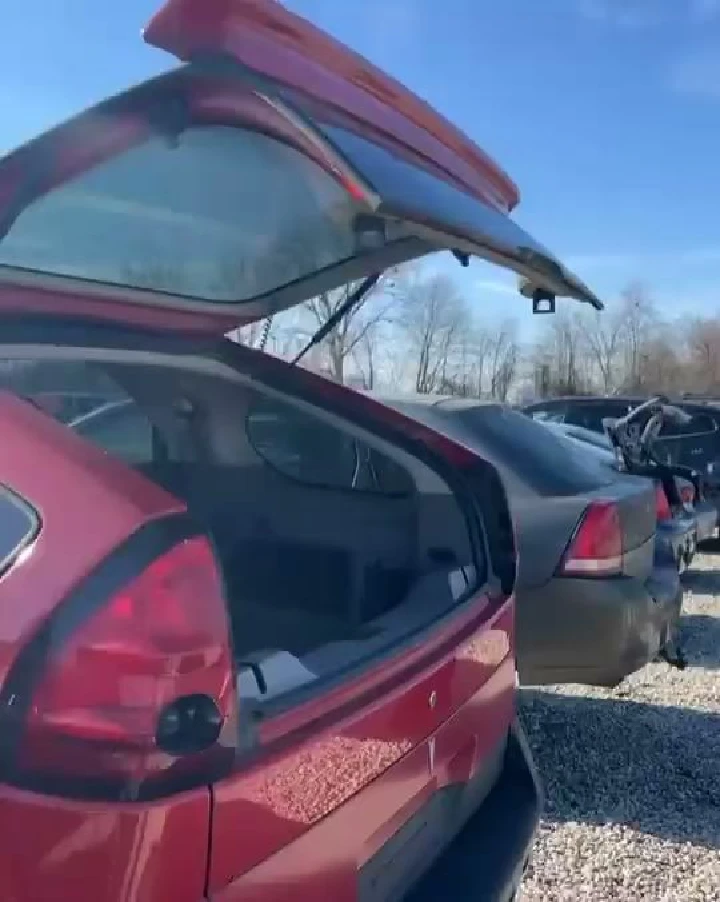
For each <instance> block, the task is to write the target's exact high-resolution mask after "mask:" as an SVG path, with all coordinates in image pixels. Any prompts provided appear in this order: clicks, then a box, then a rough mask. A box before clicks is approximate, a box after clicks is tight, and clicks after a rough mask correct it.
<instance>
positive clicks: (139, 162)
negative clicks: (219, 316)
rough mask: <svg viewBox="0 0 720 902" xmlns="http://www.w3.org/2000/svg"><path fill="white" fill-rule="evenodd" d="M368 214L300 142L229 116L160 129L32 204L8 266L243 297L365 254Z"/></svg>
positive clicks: (13, 238) (12, 237)
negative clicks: (235, 124)
mask: <svg viewBox="0 0 720 902" xmlns="http://www.w3.org/2000/svg"><path fill="white" fill-rule="evenodd" d="M357 212H358V208H357V204H356V202H355V201H353V200H352V198H351V197H350V195H349V194H348V193H347V192H346V191H345V190H344V189H343V188H342V187H341V186H340V185H339V184H338V182H336V181H335V180H334V179H333V178H331V177H330V176H329V175H328V174H327V173H326V172H325V171H324V170H323V169H321V168H320V167H319V166H317V165H316V164H315V163H313V162H312V161H311V160H309V159H308V158H307V157H305V156H303V155H302V154H301V153H299V152H298V151H296V150H293V149H292V148H290V147H289V146H288V145H286V144H283V143H281V142H279V141H277V140H274V139H272V138H270V137H268V136H267V135H263V134H260V133H258V132H255V131H251V130H247V129H241V128H229V127H225V126H204V127H196V128H192V129H188V130H187V131H185V132H183V133H182V134H181V135H180V136H179V138H178V139H177V141H176V142H168V141H167V140H165V139H164V138H160V137H158V138H155V139H152V140H148V141H146V142H145V143H143V144H140V145H138V146H136V147H134V148H132V149H130V150H128V151H126V152H124V153H122V154H120V155H119V156H116V157H114V158H112V159H110V160H108V161H106V162H103V163H100V164H99V165H97V166H95V167H94V168H93V169H91V170H90V171H87V172H85V173H83V174H82V175H80V176H79V177H77V178H75V179H73V180H71V181H68V182H66V183H64V184H62V185H60V186H59V187H57V188H55V190H53V191H51V192H50V193H49V194H47V195H45V196H43V197H40V198H39V199H38V200H36V201H35V202H34V203H32V204H31V205H30V206H29V207H28V208H27V209H26V210H25V211H24V212H23V213H22V214H21V215H20V216H19V217H18V219H17V221H16V222H15V224H14V225H13V227H12V228H11V229H10V231H9V233H8V234H7V236H6V237H5V238H4V239H3V242H2V245H1V246H0V265H5V266H14V267H20V268H23V269H27V270H33V271H36V272H42V273H52V274H56V275H60V276H69V277H73V278H77V279H84V280H92V281H98V282H103V283H109V284H115V285H126V286H130V287H133V288H139V289H147V290H150V291H157V292H166V293H170V294H174V295H182V296H186V297H192V298H199V299H207V300H210V301H214V302H218V303H222V302H228V303H229V302H238V301H243V300H248V299H250V298H253V297H256V296H257V295H261V294H265V293H266V292H270V291H273V290H275V289H277V288H279V287H280V286H283V285H286V284H288V283H291V282H294V281H296V280H298V279H302V278H304V277H306V276H308V275H309V274H313V273H315V272H317V271H319V270H323V269H325V268H326V267H330V266H333V265H336V264H338V263H341V262H343V261H345V260H347V259H349V258H351V257H353V256H356V255H357V254H358V253H359V252H360V251H361V250H362V249H361V248H360V247H359V242H358V238H357V232H356V230H355V228H354V225H355V217H356V214H357Z"/></svg>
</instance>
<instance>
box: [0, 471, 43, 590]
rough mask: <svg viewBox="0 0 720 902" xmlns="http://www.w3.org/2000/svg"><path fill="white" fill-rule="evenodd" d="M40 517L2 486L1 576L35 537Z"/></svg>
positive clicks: (0, 514) (0, 521)
mask: <svg viewBox="0 0 720 902" xmlns="http://www.w3.org/2000/svg"><path fill="white" fill-rule="evenodd" d="M39 530H40V517H39V516H38V514H37V511H35V510H34V509H33V508H32V507H31V506H30V505H29V504H28V503H27V502H26V501H24V500H23V499H22V498H20V496H19V495H16V494H15V493H14V492H13V491H11V490H10V489H9V488H7V487H6V486H0V576H2V575H3V574H4V573H5V572H6V571H7V570H8V569H9V568H10V567H11V566H12V565H13V563H14V562H15V561H16V560H17V557H18V555H19V554H21V553H22V551H23V550H24V549H25V548H27V547H28V545H29V544H30V543H31V542H32V541H33V540H34V539H35V537H36V536H37V534H38V532H39Z"/></svg>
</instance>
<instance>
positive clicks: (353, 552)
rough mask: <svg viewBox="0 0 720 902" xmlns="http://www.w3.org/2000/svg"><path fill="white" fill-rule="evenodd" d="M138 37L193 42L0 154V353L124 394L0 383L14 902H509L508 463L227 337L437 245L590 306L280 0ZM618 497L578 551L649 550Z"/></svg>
mask: <svg viewBox="0 0 720 902" xmlns="http://www.w3.org/2000/svg"><path fill="white" fill-rule="evenodd" d="M146 36H147V37H148V39H149V40H150V41H151V42H152V43H154V44H155V45H157V46H158V47H161V48H162V49H163V50H165V51H168V52H170V53H173V54H175V55H176V56H178V57H180V58H181V59H182V60H190V62H188V63H187V64H186V65H183V66H181V67H180V68H179V69H177V70H175V71H171V72H167V73H165V74H163V75H160V76H158V77H157V78H154V79H152V80H150V81H149V82H147V83H145V84H142V85H140V86H138V87H136V88H133V89H132V90H130V91H128V92H126V93H124V94H122V95H120V96H118V97H116V98H111V99H110V100H108V101H106V102H104V103H102V104H100V105H99V106H97V107H95V108H93V109H91V110H89V111H87V112H85V113H83V114H81V115H79V116H77V117H76V118H74V119H72V120H70V121H69V122H68V123H66V124H64V125H60V126H58V127H56V128H54V129H53V130H51V131H50V132H48V133H47V134H45V135H42V136H41V137H39V138H37V139H35V140H33V141H31V142H30V143H28V144H27V145H25V146H23V147H21V148H19V149H17V150H16V151H14V152H12V153H11V154H9V155H8V156H6V157H4V158H3V159H2V160H0V222H1V223H2V241H0V320H1V321H2V330H1V335H2V338H1V339H0V341H1V343H2V348H3V356H4V357H5V358H7V359H8V360H9V359H21V358H22V359H25V358H28V359H29V360H30V361H31V362H32V361H45V362H47V363H48V366H49V367H51V364H52V362H53V361H56V362H58V363H59V362H60V361H62V363H63V366H65V365H66V364H68V363H72V365H73V370H77V371H78V372H76V373H75V375H76V376H77V382H76V383H75V388H74V389H73V391H79V392H81V393H83V388H82V386H83V385H84V386H86V390H87V392H89V393H91V394H92V393H94V391H95V389H94V388H93V386H96V385H98V384H99V383H100V382H105V381H106V380H110V382H112V384H113V386H114V390H113V393H112V394H111V395H108V397H120V396H121V397H126V398H128V399H129V400H130V401H131V402H132V404H133V405H134V406H135V409H134V411H133V412H132V413H133V416H136V415H138V414H142V415H143V416H144V417H145V419H146V423H145V424H144V426H142V428H140V429H139V430H138V431H136V432H134V433H133V435H132V436H130V437H127V436H125V437H123V436H121V437H120V439H121V440H120V441H119V443H118V442H116V441H115V439H114V438H113V435H115V438H117V431H115V433H113V429H112V428H111V427H112V424H110V425H108V421H106V423H105V427H103V424H102V423H99V422H98V421H97V420H96V422H95V429H94V430H93V428H92V424H91V425H90V426H89V427H88V422H87V420H86V421H85V425H84V426H83V424H82V423H78V422H77V418H75V425H76V431H73V430H72V429H70V428H68V426H67V424H65V423H62V422H59V421H58V420H57V419H55V418H53V417H52V416H51V415H50V413H49V411H48V409H47V408H46V409H40V407H42V405H39V406H38V404H37V403H28V400H27V399H24V398H21V397H20V396H19V395H18V394H17V393H14V392H11V391H0V432H1V434H2V442H0V474H1V476H2V486H0V563H1V566H2V572H1V574H0V575H1V576H2V579H1V580H0V637H1V639H2V641H0V735H1V736H2V743H0V827H1V828H2V831H1V832H2V845H1V846H0V880H1V881H2V895H3V898H6V899H8V900H10V899H12V900H13V902H37V900H43V902H55V900H67V899H72V900H77V902H90V900H92V902H165V900H168V902H169V900H172V902H200V900H201V899H215V900H220V899H222V900H224V902H239V900H243V902H259V900H262V902H280V900H286V899H288V898H291V899H293V900H295V902H316V900H318V899H327V900H329V902H350V900H352V902H395V900H399V899H404V898H407V897H408V896H407V894H408V893H411V894H412V895H410V896H409V898H411V899H424V900H433V902H434V900H437V899H440V898H443V897H447V896H449V897H450V898H453V899H458V900H460V899H463V898H467V899H484V900H493V902H507V900H509V899H511V898H512V897H513V896H514V894H515V892H516V890H517V888H518V885H519V883H520V880H521V876H522V872H523V868H524V866H525V864H526V862H527V858H528V855H529V854H530V850H531V848H532V844H533V837H534V833H535V831H536V828H537V824H538V821H539V815H540V805H541V793H540V787H539V783H538V780H537V777H536V774H535V770H534V768H533V765H532V759H531V756H530V754H529V752H528V749H527V744H526V742H525V740H524V738H523V733H522V729H521V727H520V725H519V723H518V720H517V716H516V709H517V704H516V691H517V677H516V666H515V644H514V643H515V639H514V621H515V618H514V596H513V592H514V586H515V577H516V548H515V543H514V536H513V530H512V523H511V518H510V511H509V507H508V502H507V497H506V494H505V491H504V489H503V486H502V482H501V478H500V476H499V473H498V470H497V468H496V467H494V466H493V465H492V464H491V463H490V462H488V461H486V460H484V459H483V457H482V454H478V453H476V452H474V451H470V450H468V448H467V447H465V446H464V445H463V444H462V443H459V442H457V441H454V440H453V439H452V438H450V437H448V436H443V435H441V434H439V433H438V432H436V431H434V430H432V429H429V428H428V427H426V426H423V425H422V424H419V423H417V422H416V421H415V420H413V419H410V418H409V417H407V416H404V415H402V414H401V413H399V412H398V411H393V410H390V409H389V408H388V407H387V406H386V405H383V404H380V403H378V402H377V401H374V400H372V399H370V398H367V397H365V396H363V395H361V394H358V393H356V392H354V391H352V390H350V389H349V388H347V387H343V386H340V385H336V384H334V383H332V382H330V381H328V380H326V379H323V378H321V377H319V376H318V375H316V374H313V373H310V372H308V371H306V370H303V369H302V368H300V367H298V366H293V365H292V364H289V363H287V362H283V361H281V360H279V359H277V358H273V357H272V356H271V355H268V354H265V353H262V352H259V351H256V350H251V349H249V348H246V347H243V346H241V345H239V344H235V343H233V342H231V341H229V340H228V339H226V338H225V337H224V335H225V334H226V333H227V332H228V331H230V330H233V329H237V328H238V327H239V326H241V325H242V324H247V323H252V322H257V321H259V320H261V319H263V318H266V317H269V316H272V315H274V314H275V313H277V312H279V311H282V310H286V309H289V308H292V307H294V306H297V305H300V304H302V303H304V302H305V301H307V300H308V299H309V298H312V297H316V296H317V295H318V294H319V293H320V292H324V291H330V290H334V289H335V288H340V287H341V286H345V285H348V284H350V285H352V286H353V289H352V292H351V296H350V299H351V300H355V301H358V300H359V299H361V297H362V292H363V291H367V290H369V289H370V288H371V287H372V286H373V285H374V284H375V283H376V281H377V278H378V274H381V273H383V272H386V271H392V269H393V268H394V267H395V266H397V265H399V264H402V263H404V262H406V261H411V260H416V259H419V258H423V257H425V256H427V255H428V254H431V253H435V252H438V251H443V252H446V253H447V255H448V257H451V256H452V257H455V258H457V259H459V261H460V262H461V263H467V262H468V260H469V258H470V257H472V256H473V255H476V256H479V257H482V258H485V259H491V260H494V261H502V262H503V263H504V264H505V265H506V266H508V267H509V268H510V269H513V270H514V271H515V273H516V274H518V275H520V276H521V277H522V278H523V279H524V282H523V286H524V287H523V291H524V292H525V293H526V294H527V289H528V287H529V286H533V285H535V286H536V288H535V289H533V290H532V291H530V294H531V295H532V297H533V303H535V301H540V300H543V301H547V300H548V299H550V298H553V297H554V296H555V295H561V296H567V297H571V298H576V299H578V300H580V301H583V302H587V303H590V304H592V305H593V306H595V307H601V306H602V305H601V304H600V302H599V301H597V299H596V298H595V297H594V295H592V293H591V292H590V291H589V290H588V289H587V288H586V287H585V286H584V285H583V284H582V283H581V282H580V281H579V280H577V279H576V278H575V277H574V276H573V275H572V274H570V273H568V272H567V271H566V270H565V269H564V267H563V266H562V265H561V264H560V263H559V261H556V260H555V259H554V258H552V257H550V256H549V255H548V252H547V251H546V250H545V249H544V248H543V247H542V245H540V244H539V243H538V242H536V241H535V240H534V239H532V238H531V237H530V236H529V235H527V234H526V233H525V232H524V231H522V230H521V229H520V228H519V227H518V226H517V225H516V224H515V223H514V222H513V220H512V219H511V218H510V215H509V214H510V211H511V210H512V209H513V208H514V207H515V205H516V204H517V202H518V194H517V190H516V188H515V186H514V185H513V183H512V182H511V181H510V179H509V178H508V177H507V176H506V175H505V173H504V172H502V170H501V169H499V168H498V167H497V166H496V165H495V164H494V163H493V162H492V161H491V160H490V159H489V158H488V157H487V156H486V155H485V154H484V153H482V152H481V151H480V150H479V148H477V147H476V146H475V145H474V144H473V143H472V142H471V141H470V140H469V139H468V138H467V137H466V136H465V135H463V134H462V133H461V132H460V131H458V130H457V129H455V128H454V127H453V126H451V125H450V124H449V123H448V122H447V121H446V120H444V119H443V118H442V117H441V116H439V115H438V114H437V113H435V112H434V111H433V110H432V109H431V108H430V107H429V106H428V105H427V104H425V103H423V102H422V101H420V100H419V99H418V98H417V97H415V96H414V95H413V94H411V93H410V92H409V91H408V90H407V89H405V88H404V87H403V86H402V85H400V84H399V83H398V82H397V81H395V80H392V79H390V78H389V77H388V76H386V75H385V74H383V73H382V72H380V71H378V70H377V69H376V68H374V67H373V66H372V65H371V64H369V63H367V62H366V61H364V60H363V59H362V58H360V57H359V56H358V55H357V54H355V53H352V52H350V51H349V50H348V49H347V48H345V47H343V46H342V45H340V44H339V43H338V42H336V41H334V40H333V39H331V38H330V37H329V36H327V35H324V34H323V33H322V32H320V31H319V30H317V29H316V28H314V27H312V26H311V25H310V24H309V23H307V22H306V21H304V20H303V19H301V18H299V17H298V16H295V15H293V14H291V13H289V12H287V11H286V10H285V9H284V8H283V7H282V6H281V4H279V3H277V2H275V0H266V2H263V0H254V2H252V3H244V2H234V0H227V2H221V3H211V2H207V0H170V2H169V3H168V4H167V6H166V7H165V8H164V9H163V10H162V11H161V12H160V13H159V14H158V15H157V16H156V17H155V19H154V20H153V22H152V23H151V26H150V27H149V30H148V32H147V35H146ZM341 313H342V311H340V314H339V315H341ZM5 369H6V370H7V369H8V368H5ZM9 369H10V370H12V367H10V368H9ZM29 369H32V366H30V367H29ZM83 371H84V372H85V373H86V375H87V379H85V380H83V379H81V378H80V372H83ZM93 374H100V375H102V377H103V378H102V379H100V380H98V379H96V378H92V376H93ZM58 387H59V386H58ZM61 406H62V405H61ZM125 413H127V410H126V411H125ZM106 414H107V411H106ZM59 415H62V416H67V413H66V411H61V412H60V414H59ZM528 422H529V421H528ZM115 425H117V424H115ZM135 425H136V426H137V423H136V424H135ZM133 428H135V427H133ZM103 429H104V430H105V431H103ZM93 438H94V439H95V441H94V440H93ZM98 441H102V442H103V444H104V447H99V446H98V443H97V442H98ZM626 494H627V498H617V499H616V500H614V501H612V502H610V503H605V504H604V505H602V504H600V502H598V503H597V504H596V505H595V506H594V507H593V506H590V508H589V511H588V513H587V517H586V520H587V523H586V525H585V526H584V527H583V528H582V529H581V531H580V533H578V538H577V541H576V542H575V544H574V545H573V547H572V549H571V550H570V552H569V553H568V554H567V555H566V556H565V559H564V560H565V564H564V566H565V567H566V568H567V569H568V570H570V569H573V568H574V572H575V571H579V572H581V573H586V572H587V569H588V568H590V569H591V570H592V568H593V567H596V568H604V569H605V570H607V572H610V571H616V572H617V573H618V574H620V573H622V572H625V569H627V568H630V569H631V570H632V569H633V568H636V567H642V566H643V561H644V558H645V553H644V547H643V542H644V541H645V539H646V533H647V536H648V537H649V536H650V533H651V531H652V530H651V523H650V520H651V518H650V516H649V514H648V515H647V516H646V515H645V513H644V512H643V509H642V508H640V509H639V513H637V511H636V507H635V506H633V507H631V509H630V511H629V513H630V514H631V516H625V513H624V511H623V507H622V506H623V504H625V502H626V501H628V500H629V496H630V495H631V494H632V492H631V491H630V489H629V488H628V490H627V493H626ZM647 503H648V506H650V499H649V498H648V499H647ZM633 512H635V513H633ZM584 522H585V521H584ZM623 530H624V531H625V532H627V534H628V536H629V537H630V539H631V540H632V541H633V542H634V541H635V540H636V539H637V541H638V543H639V545H638V554H637V555H635V554H633V553H631V554H629V555H624V556H623V555H622V554H621V553H620V549H619V545H618V543H619V542H620V541H621V533H622V532H623ZM631 547H633V548H634V547H635V546H634V545H632V546H631ZM596 575H597V574H596ZM661 611H664V608H663V607H658V613H657V618H656V619H648V620H646V621H645V622H644V627H645V628H646V629H647V630H649V631H650V632H649V635H650V640H649V641H654V637H655V633H656V632H658V633H660V632H662V630H663V629H664V627H663V625H662V623H661V613H660V612H661ZM643 613H644V612H643ZM630 638H631V639H632V643H631V645H630V646H628V647H627V648H626V649H624V652H623V655H624V657H623V660H625V655H626V656H627V658H628V659H632V660H634V659H635V656H636V655H637V654H644V653H645V644H646V643H647V641H648V640H647V639H644V640H643V643H642V647H640V646H638V645H637V644H636V643H635V636H634V634H633V635H632V636H631V637H630Z"/></svg>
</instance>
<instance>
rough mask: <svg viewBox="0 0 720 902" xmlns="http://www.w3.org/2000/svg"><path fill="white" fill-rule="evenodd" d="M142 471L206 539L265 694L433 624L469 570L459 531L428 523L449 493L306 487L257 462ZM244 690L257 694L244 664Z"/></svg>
mask: <svg viewBox="0 0 720 902" xmlns="http://www.w3.org/2000/svg"><path fill="white" fill-rule="evenodd" d="M141 469H142V470H143V471H144V473H145V474H146V475H148V476H150V478H152V479H153V480H154V481H155V482H157V483H159V484H160V485H162V486H163V487H164V488H166V489H168V490H169V491H170V492H171V493H172V494H174V495H175V496H176V497H180V498H182V499H183V500H185V501H186V502H187V504H188V508H189V510H190V512H191V513H192V514H193V516H194V517H195V518H196V519H197V520H198V521H199V523H200V524H202V526H203V527H204V529H205V530H206V531H207V533H208V534H209V535H210V536H211V538H212V540H213V543H214V545H215V548H216V552H217V555H218V559H219V561H220V563H221V566H222V571H223V576H224V579H225V583H226V594H227V597H228V600H229V604H230V614H231V621H232V627H233V640H234V647H235V653H236V656H237V659H238V661H239V662H247V663H253V664H259V665H260V667H261V669H262V672H263V676H264V678H265V681H266V683H267V687H268V688H267V693H266V694H267V695H269V696H273V695H275V694H278V693H280V692H283V691H286V690H287V689H289V688H294V687H295V686H298V685H300V684H303V683H306V682H309V681H311V680H313V679H314V678H316V677H320V676H326V675H328V674H329V673H332V672H333V671H335V670H338V669H340V668H342V667H343V666H345V665H347V664H348V663H349V662H351V661H353V660H354V659H356V658H357V659H361V658H364V657H366V656H368V655H372V654H374V653H376V652H378V651H380V650H382V648H383V647H385V646H387V645H390V644H394V643H397V642H399V641H401V640H402V639H403V637H404V636H406V635H407V634H408V633H412V632H415V631H417V630H420V629H422V628H424V627H426V626H429V625H430V624H431V623H432V622H433V621H434V620H437V619H438V618H439V617H442V615H443V614H445V613H446V612H447V611H448V610H449V609H450V608H451V607H452V606H453V604H454V603H455V602H456V601H457V600H458V599H459V598H460V597H461V596H462V595H464V594H466V592H467V589H468V587H469V584H470V579H471V578H472V576H473V573H474V568H473V567H472V565H471V564H470V557H469V548H468V547H465V548H464V549H463V547H462V545H463V541H462V540H463V538H465V544H467V538H466V537H463V535H462V533H461V531H460V529H459V528H458V530H457V532H456V536H455V547H453V542H452V538H453V537H452V535H451V534H450V531H448V533H447V534H443V532H444V531H442V530H436V529H435V528H434V527H435V525H436V524H442V523H446V522H448V520H450V521H452V519H453V510H452V504H453V499H452V496H442V495H435V496H432V495H430V496H426V497H424V498H422V500H421V503H419V500H420V499H418V497H417V496H415V495H413V496H409V497H402V496H398V497H383V496H381V495H378V496H375V495H372V496H364V495H363V494H362V493H360V492H358V493H357V495H354V494H352V493H351V492H347V491H333V490H332V489H328V488H323V489H313V488H308V487H307V486H303V485H299V484H295V483H292V482H288V481H287V480H285V479H284V478H283V476H282V475H281V474H279V473H276V472H272V471H268V469H267V468H266V467H264V466H262V465H260V466H252V465H251V466H245V467H243V466H228V465H207V464H187V465H177V464H164V465H160V466H157V465H150V466H143V467H141ZM459 525H461V524H459ZM241 689H242V690H243V693H244V694H246V695H256V694H258V693H257V691H256V690H257V686H256V683H255V681H254V679H252V676H251V673H250V671H248V672H247V673H246V674H245V675H244V676H243V675H241Z"/></svg>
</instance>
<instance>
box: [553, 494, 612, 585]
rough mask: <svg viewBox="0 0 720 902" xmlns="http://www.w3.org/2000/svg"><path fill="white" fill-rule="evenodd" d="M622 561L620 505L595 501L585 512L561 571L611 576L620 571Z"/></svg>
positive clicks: (584, 574) (565, 573)
mask: <svg viewBox="0 0 720 902" xmlns="http://www.w3.org/2000/svg"><path fill="white" fill-rule="evenodd" d="M622 563H623V548H622V527H621V525H620V512H619V510H618V507H617V504H615V503H614V502H612V501H596V502H593V503H592V504H590V506H589V507H588V508H587V510H586V511H585V513H584V514H583V517H582V520H581V521H580V523H579V525H578V527H577V529H576V531H575V535H574V536H573V539H572V541H571V542H570V547H569V548H568V550H567V552H566V553H565V557H564V558H563V562H562V565H561V567H560V572H561V573H562V574H563V575H565V576H612V575H614V574H616V573H620V572H621V570H622Z"/></svg>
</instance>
